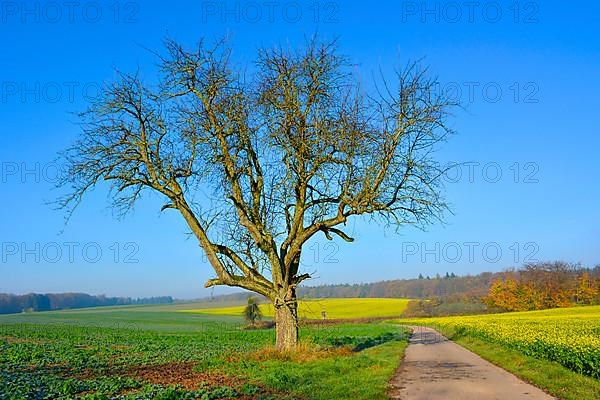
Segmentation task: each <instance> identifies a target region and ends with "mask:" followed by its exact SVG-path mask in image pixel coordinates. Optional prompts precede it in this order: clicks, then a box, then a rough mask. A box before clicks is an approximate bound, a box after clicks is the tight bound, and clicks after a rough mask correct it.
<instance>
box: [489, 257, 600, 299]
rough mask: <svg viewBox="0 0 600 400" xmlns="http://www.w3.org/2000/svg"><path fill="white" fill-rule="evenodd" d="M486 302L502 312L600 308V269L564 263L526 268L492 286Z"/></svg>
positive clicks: (529, 265)
mask: <svg viewBox="0 0 600 400" xmlns="http://www.w3.org/2000/svg"><path fill="white" fill-rule="evenodd" d="M483 301H484V302H485V303H486V304H487V305H488V306H489V307H495V308H499V309H501V310H503V311H529V310H543V309H546V308H557V307H570V306H575V305H591V304H600V266H596V267H595V268H585V267H582V266H581V265H579V264H569V263H565V262H561V261H555V262H545V263H535V264H527V265H525V266H524V267H523V268H521V269H519V270H516V271H508V272H506V273H504V274H503V276H502V277H501V278H498V279H495V280H494V282H492V284H491V286H490V289H489V292H488V295H487V296H485V297H484V298H483Z"/></svg>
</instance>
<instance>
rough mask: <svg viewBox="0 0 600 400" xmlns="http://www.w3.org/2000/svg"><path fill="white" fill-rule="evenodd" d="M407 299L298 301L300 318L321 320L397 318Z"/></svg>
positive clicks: (267, 310) (231, 310)
mask: <svg viewBox="0 0 600 400" xmlns="http://www.w3.org/2000/svg"><path fill="white" fill-rule="evenodd" d="M409 301H410V300H409V299H379V298H376V299H373V298H370V299H366V298H365V299H363V298H360V299H358V298H350V299H314V300H300V301H299V305H298V307H299V315H300V318H309V319H321V318H322V314H321V313H322V312H325V313H326V317H327V319H338V318H343V319H349V318H369V317H398V316H399V315H400V314H402V312H403V311H404V310H405V309H406V305H407V304H408V302H409ZM260 309H261V311H262V312H263V315H265V316H267V317H272V316H273V306H272V305H271V304H261V305H260ZM243 310H244V306H238V307H225V308H204V309H195V310H182V311H183V312H194V313H202V314H217V315H242V312H243Z"/></svg>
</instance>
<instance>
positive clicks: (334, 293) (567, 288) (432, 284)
mask: <svg viewBox="0 0 600 400" xmlns="http://www.w3.org/2000/svg"><path fill="white" fill-rule="evenodd" d="M298 293H299V297H300V298H302V299H319V298H408V299H414V301H412V302H410V303H409V306H408V308H407V309H406V311H405V313H404V316H410V317H421V316H444V315H462V314H478V313H489V312H501V311H527V310H540V309H546V308H555V307H568V306H573V305H587V304H600V265H597V266H595V267H584V266H581V265H580V264H572V263H566V262H562V261H553V262H539V263H532V264H526V265H524V266H522V267H521V268H519V269H509V270H506V271H504V272H494V273H492V272H483V273H480V274H477V275H467V276H457V275H456V274H454V273H452V272H448V273H445V274H444V275H436V276H433V277H430V276H423V275H419V277H418V278H415V279H396V280H388V281H381V282H373V283H360V284H337V285H320V286H301V287H299V288H298ZM250 295H251V293H250V292H238V293H233V294H228V295H219V296H211V297H210V298H203V299H200V300H202V301H204V302H206V301H209V302H210V301H212V302H227V301H229V302H236V301H246V299H247V298H248V296H250ZM257 300H258V301H259V302H264V301H265V300H264V299H262V298H261V297H260V296H257ZM174 301H176V300H174V299H173V298H172V297H171V296H162V297H150V298H138V299H132V298H130V297H106V296H103V295H100V296H92V295H89V294H84V293H58V294H35V293H30V294H26V295H14V294H0V314H7V313H20V312H29V311H51V310H63V309H73V308H86V307H98V306H116V305H132V304H168V303H173V302H174Z"/></svg>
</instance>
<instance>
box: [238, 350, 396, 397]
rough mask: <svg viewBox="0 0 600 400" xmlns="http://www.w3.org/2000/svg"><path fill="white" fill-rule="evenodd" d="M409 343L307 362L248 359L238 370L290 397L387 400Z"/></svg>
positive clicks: (309, 358)
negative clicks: (389, 389)
mask: <svg viewBox="0 0 600 400" xmlns="http://www.w3.org/2000/svg"><path fill="white" fill-rule="evenodd" d="M407 344H408V342H407V340H395V341H390V342H387V343H384V344H380V345H377V346H374V347H371V348H368V349H366V350H362V351H359V352H356V353H353V354H339V355H338V354H335V353H334V354H333V355H332V356H329V357H323V358H318V357H317V358H316V359H315V358H313V357H307V362H302V360H299V359H298V358H296V357H290V358H289V359H285V358H284V359H277V358H275V359H267V360H261V361H260V363H254V362H252V361H245V362H243V363H241V364H238V368H240V366H241V368H240V369H238V372H240V373H242V374H247V375H248V377H249V378H250V379H251V380H253V381H255V382H257V383H260V384H263V385H266V386H267V387H271V388H274V389H276V390H281V391H291V397H290V398H297V397H298V398H302V399H316V400H318V399H323V400H337V399H339V400H347V399H369V400H379V399H381V400H384V399H387V398H388V397H387V396H386V392H387V390H388V382H389V380H390V379H391V377H392V375H393V374H394V371H395V370H396V368H397V367H398V365H399V363H400V360H401V358H402V356H403V354H404V349H405V348H406V346H407ZM302 357H306V354H305V355H304V356H301V357H300V358H302ZM296 396H297V397H296Z"/></svg>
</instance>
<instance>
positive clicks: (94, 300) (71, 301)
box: [0, 293, 173, 314]
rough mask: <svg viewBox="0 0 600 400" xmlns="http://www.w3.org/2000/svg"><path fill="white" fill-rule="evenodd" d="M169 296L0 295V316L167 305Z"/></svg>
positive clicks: (170, 298)
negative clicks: (125, 306)
mask: <svg viewBox="0 0 600 400" xmlns="http://www.w3.org/2000/svg"><path fill="white" fill-rule="evenodd" d="M172 302H173V298H172V297H171V296H161V297H148V298H135V299H134V298H131V297H106V296H104V295H100V296H92V295H89V294H85V293H48V294H37V293H30V294H24V295H15V294H5V293H0V314H13V313H20V312H29V311H52V310H66V309H70V308H87V307H99V306H119V305H131V304H168V303H172Z"/></svg>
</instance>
